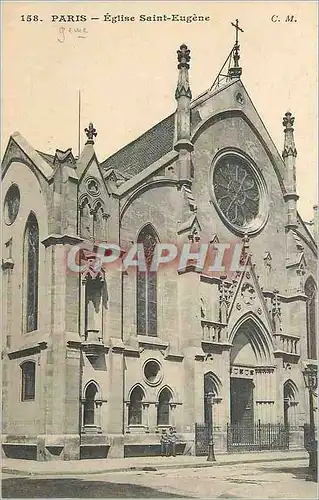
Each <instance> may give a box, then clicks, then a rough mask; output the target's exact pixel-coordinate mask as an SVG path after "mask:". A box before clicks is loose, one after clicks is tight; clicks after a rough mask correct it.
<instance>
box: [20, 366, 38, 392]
mask: <svg viewBox="0 0 319 500" xmlns="http://www.w3.org/2000/svg"><path fill="white" fill-rule="evenodd" d="M21 372H22V385H21V401H29V400H32V399H34V398H35V363H34V362H33V361H26V362H25V363H23V364H22V365H21Z"/></svg>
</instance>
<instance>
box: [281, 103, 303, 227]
mask: <svg viewBox="0 0 319 500" xmlns="http://www.w3.org/2000/svg"><path fill="white" fill-rule="evenodd" d="M294 121H295V118H294V117H293V116H292V114H291V113H290V112H289V111H287V113H286V114H285V116H284V118H283V122H282V124H283V126H284V134H285V141H284V149H283V152H282V157H283V160H284V162H285V188H286V194H285V195H284V200H285V202H286V203H287V226H288V227H296V226H297V200H298V198H299V196H298V195H297V193H296V157H297V150H296V146H295V139H294V129H293V124H294Z"/></svg>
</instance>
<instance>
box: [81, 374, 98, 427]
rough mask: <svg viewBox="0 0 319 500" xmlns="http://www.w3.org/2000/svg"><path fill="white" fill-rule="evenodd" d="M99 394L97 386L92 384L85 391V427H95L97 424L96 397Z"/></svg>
mask: <svg viewBox="0 0 319 500" xmlns="http://www.w3.org/2000/svg"><path fill="white" fill-rule="evenodd" d="M97 392H98V389H97V387H96V385H95V384H94V383H93V382H91V383H90V384H89V385H88V386H87V388H86V391H85V402H84V418H83V423H84V425H94V424H95V397H96V394H97Z"/></svg>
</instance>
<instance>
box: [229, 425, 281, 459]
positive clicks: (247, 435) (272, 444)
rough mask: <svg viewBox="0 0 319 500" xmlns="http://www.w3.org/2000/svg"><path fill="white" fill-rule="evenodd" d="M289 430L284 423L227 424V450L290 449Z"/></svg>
mask: <svg viewBox="0 0 319 500" xmlns="http://www.w3.org/2000/svg"><path fill="white" fill-rule="evenodd" d="M288 449H289V430H288V428H287V427H285V426H284V425H283V424H261V423H260V422H258V424H255V425H251V426H249V425H238V424H228V425H227V451H229V452H242V451H262V450H288Z"/></svg>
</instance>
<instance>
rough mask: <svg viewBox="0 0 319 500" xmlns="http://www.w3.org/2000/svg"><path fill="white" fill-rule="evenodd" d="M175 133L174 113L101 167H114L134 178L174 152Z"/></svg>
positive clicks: (108, 159)
mask: <svg viewBox="0 0 319 500" xmlns="http://www.w3.org/2000/svg"><path fill="white" fill-rule="evenodd" d="M174 132H175V114H174V113H173V114H172V115H170V116H168V117H167V118H165V119H164V120H162V121H161V122H159V123H157V124H156V125H154V127H152V128H151V129H149V130H147V131H146V132H145V133H144V134H142V135H141V136H140V137H138V138H137V139H135V141H133V142H130V143H129V144H127V145H126V146H124V147H123V148H122V149H120V150H119V151H118V152H117V153H115V154H113V155H112V156H110V157H109V158H107V159H106V160H105V161H104V162H102V163H101V167H102V168H103V169H105V168H109V167H114V168H115V169H119V170H120V171H121V172H122V173H123V174H125V175H126V176H128V177H133V176H134V175H136V174H138V173H139V172H141V171H142V170H144V169H145V168H146V167H148V166H149V165H152V163H154V162H155V161H157V160H159V159H160V158H162V156H164V155H165V154H167V153H169V152H170V151H172V149H173V146H174Z"/></svg>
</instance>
